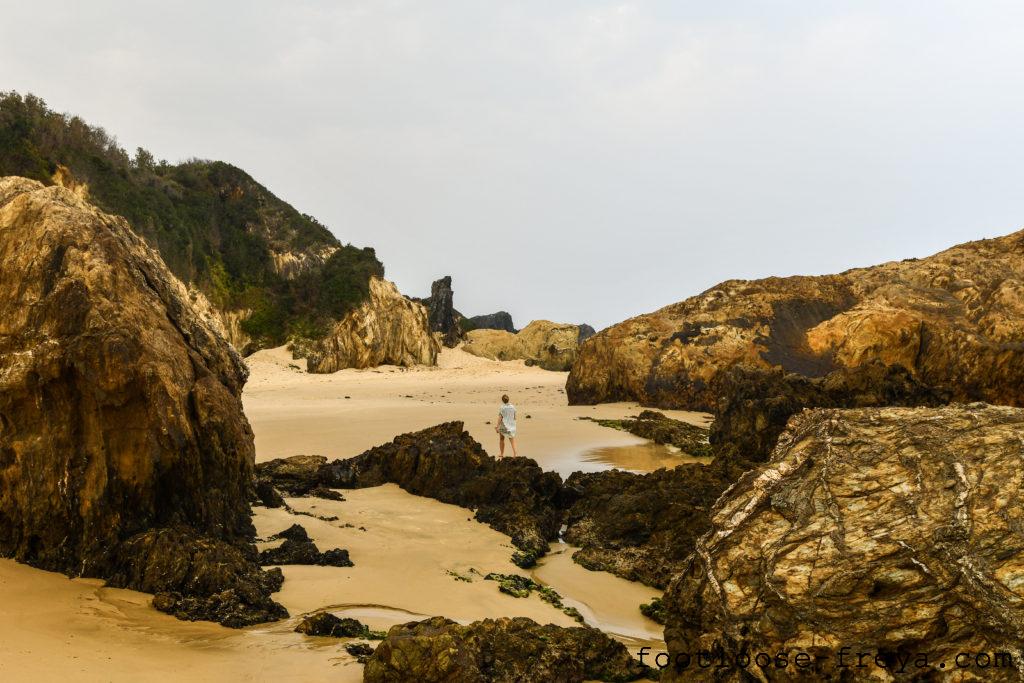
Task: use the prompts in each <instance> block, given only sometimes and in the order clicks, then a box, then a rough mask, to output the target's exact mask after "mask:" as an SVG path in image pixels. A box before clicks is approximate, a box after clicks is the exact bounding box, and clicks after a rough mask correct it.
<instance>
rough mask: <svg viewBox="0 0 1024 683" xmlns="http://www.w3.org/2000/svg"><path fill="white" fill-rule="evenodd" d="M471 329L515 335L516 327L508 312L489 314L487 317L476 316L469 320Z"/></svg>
mask: <svg viewBox="0 0 1024 683" xmlns="http://www.w3.org/2000/svg"><path fill="white" fill-rule="evenodd" d="M468 323H469V328H470V329H472V330H504V331H505V332H511V333H512V334H515V333H516V332H517V331H518V330H516V326H515V325H514V324H513V322H512V314H510V313H508V312H506V311H498V312H497V313H488V314H487V315H474V316H473V317H472V318H469V319H468Z"/></svg>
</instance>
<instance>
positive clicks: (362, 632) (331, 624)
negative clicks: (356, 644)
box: [295, 612, 383, 654]
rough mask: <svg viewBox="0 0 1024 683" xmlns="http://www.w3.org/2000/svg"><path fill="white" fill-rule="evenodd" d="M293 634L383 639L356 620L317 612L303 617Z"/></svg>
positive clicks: (380, 635) (376, 632)
mask: <svg viewBox="0 0 1024 683" xmlns="http://www.w3.org/2000/svg"><path fill="white" fill-rule="evenodd" d="M295 632H296V633H302V634H305V635H307V636H324V637H328V638H372V639H374V640H380V639H381V638H382V637H383V635H382V634H380V633H379V632H378V631H371V630H370V628H369V627H368V626H366V624H364V623H362V622H361V621H359V620H358V619H350V618H348V617H346V618H344V619H342V618H339V617H336V616H334V615H333V614H331V613H330V612H317V613H316V614H311V615H309V616H307V617H305V618H304V619H303V620H302V621H301V622H300V623H299V625H298V626H296V627H295ZM367 654H370V653H367Z"/></svg>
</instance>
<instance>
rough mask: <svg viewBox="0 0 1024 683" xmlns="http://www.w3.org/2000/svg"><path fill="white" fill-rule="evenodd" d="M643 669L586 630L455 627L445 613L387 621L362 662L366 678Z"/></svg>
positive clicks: (503, 622)
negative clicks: (381, 636)
mask: <svg viewBox="0 0 1024 683" xmlns="http://www.w3.org/2000/svg"><path fill="white" fill-rule="evenodd" d="M647 673H648V668H647V667H646V666H644V665H643V664H641V663H640V662H638V661H637V660H635V659H633V657H631V656H630V654H629V652H628V651H627V650H626V646H625V645H623V644H622V643H619V642H618V641H615V640H612V639H611V638H609V637H608V636H606V635H605V634H604V633H602V632H601V631H598V630H597V629H593V628H586V627H573V628H562V627H560V626H555V625H553V624H548V625H546V626H541V625H540V624H538V623H537V622H535V621H533V620H531V619H527V618H525V617H516V618H508V617H502V618H500V619H484V620H483V621H476V622H473V623H472V624H469V625H468V626H462V625H460V624H457V623H455V622H454V621H451V620H449V619H445V618H444V617H433V618H431V619H427V620H424V621H420V622H410V623H408V624H400V625H398V626H394V627H392V628H391V630H390V631H389V632H388V635H387V638H385V639H384V640H383V641H382V642H381V644H380V645H379V646H377V649H376V650H375V651H374V653H373V655H372V656H371V657H370V659H369V660H368V661H367V663H366V668H365V670H364V672H363V680H364V681H367V683H385V682H388V683H391V682H395V683H397V682H399V681H421V682H422V683H441V682H442V681H444V682H449V681H451V682H453V683H454V682H457V683H521V682H522V681H532V682H534V683H574V682H582V681H588V680H600V681H633V680H637V679H639V678H642V677H644V676H645V675H647Z"/></svg>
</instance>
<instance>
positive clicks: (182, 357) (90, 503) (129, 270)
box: [0, 178, 285, 626]
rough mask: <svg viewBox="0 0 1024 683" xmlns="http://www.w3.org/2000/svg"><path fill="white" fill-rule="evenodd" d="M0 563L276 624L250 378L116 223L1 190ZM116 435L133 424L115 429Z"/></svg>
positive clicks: (32, 185) (161, 268)
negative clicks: (247, 397)
mask: <svg viewBox="0 0 1024 683" xmlns="http://www.w3.org/2000/svg"><path fill="white" fill-rule="evenodd" d="M0 263H2V264H3V267H2V268H0V321H2V322H0V328H2V329H0V368H2V370H0V465H2V467H0V554H2V555H3V556H5V557H13V558H14V559H17V560H19V561H22V562H26V563H28V564H31V565H33V566H37V567H41V568H44V569H49V570H54V571H62V572H65V573H67V574H70V575H72V576H88V577H99V578H105V579H108V580H109V581H110V582H111V584H112V585H116V586H120V587H126V588H133V589H136V590H142V591H149V592H154V593H160V594H162V595H161V597H160V599H159V600H158V601H156V602H157V604H158V605H159V606H160V607H161V608H162V609H165V610H166V611H170V612H172V613H174V614H176V615H178V616H181V617H183V618H189V619H192V618H202V619H215V620H218V621H221V622H222V623H225V624H226V625H230V626H237V625H242V624H246V623H255V622H257V621H261V620H268V619H275V618H278V617H280V616H282V615H284V614H285V612H284V610H283V608H281V607H280V606H279V605H277V604H276V603H274V602H273V601H272V600H270V598H269V597H268V596H269V594H270V592H271V590H270V589H271V588H272V585H273V584H274V583H275V582H277V581H278V578H279V576H278V575H277V574H275V573H269V572H263V571H262V570H260V569H259V567H258V566H257V564H256V563H255V550H254V548H252V546H251V542H252V539H253V536H254V533H255V530H254V529H253V526H252V522H251V520H250V514H251V511H250V508H249V501H250V500H251V499H252V498H253V496H254V495H255V491H254V490H253V459H254V449H253V438H252V432H251V430H250V428H249V424H248V422H247V421H246V419H245V415H244V414H243V413H242V405H241V400H240V394H241V390H242V386H243V385H244V383H245V380H246V377H247V370H246V368H245V365H244V363H243V362H242V360H241V358H240V357H239V356H238V354H237V352H235V350H234V349H232V348H231V346H230V345H229V344H228V343H227V342H226V341H225V340H224V338H223V336H222V334H221V332H222V328H221V327H220V325H219V324H218V323H216V322H215V321H214V320H213V319H212V317H211V316H210V315H209V310H210V306H209V304H208V302H206V301H205V299H204V298H203V297H202V295H201V294H199V293H197V292H194V291H189V290H187V289H186V288H185V286H184V285H182V283H181V282H180V281H178V280H177V279H176V278H175V277H174V276H173V275H172V274H171V273H170V271H169V270H168V269H167V267H166V266H165V265H164V263H163V261H162V260H161V259H160V257H159V256H158V255H157V254H156V252H154V251H153V250H152V249H150V248H149V247H147V246H146V245H145V243H144V242H143V241H142V240H141V239H140V238H139V237H138V236H136V235H135V234H134V233H133V232H132V231H131V229H130V228H129V226H128V224H127V223H126V222H125V221H124V220H123V219H121V218H118V217H115V216H110V215H108V214H105V213H103V212H101V211H98V210H97V209H96V208H95V207H93V206H91V205H89V204H88V203H87V202H86V201H85V200H84V199H82V198H81V197H80V196H78V195H76V194H74V193H73V192H71V191H69V190H67V189H64V188H62V187H43V186H42V185H40V184H39V183H37V182H34V181H29V180H25V179H23V178H3V179H0ZM128 426H130V428H127V427H128Z"/></svg>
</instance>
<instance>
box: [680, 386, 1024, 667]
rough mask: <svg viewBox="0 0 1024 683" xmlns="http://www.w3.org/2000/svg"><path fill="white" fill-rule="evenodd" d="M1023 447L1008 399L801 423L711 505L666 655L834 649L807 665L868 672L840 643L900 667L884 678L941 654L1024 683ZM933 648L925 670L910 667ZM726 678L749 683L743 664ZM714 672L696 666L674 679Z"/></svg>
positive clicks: (850, 413)
mask: <svg viewBox="0 0 1024 683" xmlns="http://www.w3.org/2000/svg"><path fill="white" fill-rule="evenodd" d="M1022 444H1024V411H1022V410H1020V409H1016V408H1009V407H993V406H988V405H983V404H971V405H951V406H947V407H942V408H871V409H857V410H829V409H821V410H813V411H807V412H804V413H802V414H800V415H799V416H796V417H794V418H793V419H792V420H791V422H790V424H789V427H788V428H787V430H786V431H785V432H784V433H783V435H782V437H781V438H780V439H779V443H778V446H777V448H776V449H775V451H774V453H773V456H772V458H771V460H770V461H769V462H768V463H766V464H765V465H763V466H762V467H760V468H758V469H755V470H751V471H750V472H748V473H746V474H745V475H743V476H742V477H741V478H740V479H739V481H738V482H737V483H736V485H735V486H734V487H733V488H732V489H730V490H729V492H728V493H727V494H726V495H725V496H723V497H722V498H721V499H720V500H719V501H718V502H717V503H716V504H715V506H714V509H713V510H712V511H711V520H710V521H711V529H710V531H709V532H708V533H707V534H706V535H704V536H703V537H701V538H700V539H699V541H698V542H697V545H696V549H695V552H694V553H693V555H691V556H690V559H689V561H688V566H687V568H686V570H685V571H684V572H683V573H682V574H681V575H680V576H679V577H677V578H676V579H675V580H674V581H673V585H672V587H671V589H670V590H669V592H668V593H667V594H666V597H665V600H664V608H665V611H666V614H667V618H668V623H667V628H666V631H665V636H666V641H667V643H668V647H669V651H670V654H672V655H674V654H676V653H682V652H688V653H695V652H697V651H698V650H719V651H721V652H723V653H724V655H725V659H726V661H729V662H732V661H735V660H734V657H735V656H736V655H739V654H741V653H747V654H749V655H753V654H754V653H757V652H766V653H771V656H774V653H776V652H779V651H786V650H788V651H790V653H793V652H795V651H803V652H807V653H810V654H811V656H812V657H814V658H818V657H828V658H829V659H827V660H823V661H819V662H818V664H819V665H820V666H821V668H820V669H819V670H818V671H814V670H805V671H804V672H803V673H804V675H805V676H810V677H816V678H820V677H822V676H823V675H829V674H830V675H832V676H837V675H839V674H842V675H845V676H850V675H852V674H857V675H862V674H866V673H868V672H866V671H865V670H860V671H857V670H852V669H847V670H846V671H841V670H839V669H838V668H837V664H838V661H837V655H838V654H839V651H840V649H841V648H842V647H843V646H850V645H855V646H856V649H857V650H858V651H863V652H871V653H876V652H877V653H880V655H881V657H882V660H883V661H884V662H887V663H888V666H889V667H890V668H889V669H888V670H887V671H883V670H882V669H881V668H878V667H875V668H873V669H872V670H871V671H872V672H873V673H874V674H875V675H877V676H882V677H891V678H895V679H897V680H923V679H927V680H933V679H935V680H939V678H938V677H939V676H941V675H942V672H941V670H940V667H939V663H940V662H942V663H943V665H944V667H945V669H946V672H945V673H946V675H948V676H959V677H955V678H951V679H950V680H977V679H984V680H1019V677H1020V675H1021V667H1022V666H1024V665H1022V664H1021V657H1020V654H1021V653H1020V644H1021V643H1022V642H1024V532H1022V529H1024V506H1021V504H1020V500H1019V498H1020V491H1021V490H1022V488H1024V469H1022V468H1021V466H1020V465H1021V454H1022ZM922 652H923V653H927V656H928V661H929V667H928V669H927V670H924V671H922V670H921V669H917V668H915V666H914V664H907V665H905V668H903V670H902V671H900V670H899V666H900V664H899V662H900V661H904V662H906V660H908V659H909V660H910V662H914V661H915V657H916V653H922ZM962 652H966V653H988V654H989V656H990V657H992V659H990V660H989V664H990V665H992V664H993V663H994V661H995V660H994V654H993V653H998V652H1007V653H1011V654H1012V657H1013V662H1015V664H1004V666H1003V667H1002V668H1001V669H1000V668H989V669H987V670H979V669H978V668H976V667H975V668H973V669H972V670H970V671H965V670H957V669H955V668H954V663H955V662H956V657H957V656H958V655H959V653H962ZM872 657H873V654H872ZM851 661H852V660H851V657H850V655H849V654H848V655H847V659H846V662H847V663H848V664H849V663H851ZM970 661H971V664H972V666H974V664H975V660H974V658H973V657H972V658H971V660H970ZM854 663H855V662H854ZM872 664H873V662H872ZM755 668H756V667H755V666H754V665H751V671H753V670H754V669H755ZM756 673H758V674H760V676H759V678H760V679H761V680H776V679H777V680H790V679H791V678H797V677H798V674H799V673H800V672H798V671H797V669H796V667H793V666H791V667H790V669H789V670H788V671H787V672H778V671H773V670H771V669H769V670H767V671H763V672H762V671H760V670H758V671H757V672H756ZM714 675H715V676H717V677H715V678H714V680H751V678H750V676H749V672H748V673H744V672H741V671H739V670H737V669H732V670H730V671H721V670H717V671H715V672H714ZM712 676H713V674H712V673H711V672H710V671H701V670H699V669H698V668H697V667H696V666H693V667H691V668H689V669H687V670H682V671H674V670H669V671H668V672H667V673H666V675H665V676H664V677H663V679H662V680H680V681H683V680H686V681H690V680H711V679H712ZM854 677H856V676H854Z"/></svg>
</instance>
